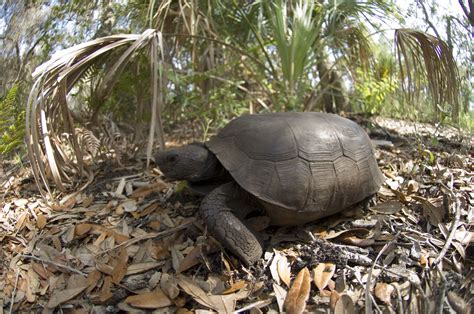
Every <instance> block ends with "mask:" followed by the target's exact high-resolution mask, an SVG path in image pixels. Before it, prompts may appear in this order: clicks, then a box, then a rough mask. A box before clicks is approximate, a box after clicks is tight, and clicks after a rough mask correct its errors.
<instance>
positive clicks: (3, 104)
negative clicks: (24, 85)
mask: <svg viewBox="0 0 474 314" xmlns="http://www.w3.org/2000/svg"><path fill="white" fill-rule="evenodd" d="M19 89H20V86H19V84H15V85H13V87H12V88H10V89H9V90H8V91H7V93H6V95H5V96H3V97H2V98H0V153H1V154H2V155H5V154H9V153H12V152H13V151H16V150H19V149H21V148H22V147H23V143H24V141H23V139H24V137H25V109H24V108H22V106H21V105H20V101H19Z"/></svg>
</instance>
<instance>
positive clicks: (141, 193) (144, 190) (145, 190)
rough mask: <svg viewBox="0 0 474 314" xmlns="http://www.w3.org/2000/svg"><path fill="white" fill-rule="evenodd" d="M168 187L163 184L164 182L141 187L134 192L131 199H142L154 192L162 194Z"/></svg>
mask: <svg viewBox="0 0 474 314" xmlns="http://www.w3.org/2000/svg"><path fill="white" fill-rule="evenodd" d="M167 187H168V185H167V184H166V183H165V182H163V181H158V182H156V183H152V184H149V185H146V186H142V187H139V188H138V189H136V190H135V191H133V194H132V195H131V197H133V198H141V197H146V196H148V195H150V194H151V193H154V192H161V191H162V190H163V189H165V188H167Z"/></svg>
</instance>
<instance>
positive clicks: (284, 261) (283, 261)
mask: <svg viewBox="0 0 474 314" xmlns="http://www.w3.org/2000/svg"><path fill="white" fill-rule="evenodd" d="M277 270H278V275H279V276H280V279H281V281H283V282H284V283H285V285H286V286H287V287H290V282H291V268H290V264H289V263H288V258H287V257H286V256H284V255H282V256H281V258H280V259H279V260H278V262H277Z"/></svg>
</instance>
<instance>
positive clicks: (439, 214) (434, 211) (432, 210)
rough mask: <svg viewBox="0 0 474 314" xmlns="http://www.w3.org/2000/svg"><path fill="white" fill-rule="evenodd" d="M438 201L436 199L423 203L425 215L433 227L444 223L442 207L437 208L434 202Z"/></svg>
mask: <svg viewBox="0 0 474 314" xmlns="http://www.w3.org/2000/svg"><path fill="white" fill-rule="evenodd" d="M434 201H437V200H436V199H432V200H426V201H423V202H421V206H422V207H423V215H424V216H425V217H426V218H428V220H429V222H430V224H431V225H433V226H438V225H439V224H440V223H441V222H442V221H443V214H444V213H443V210H442V208H441V206H439V207H438V206H435V205H434V204H433V203H432V202H434Z"/></svg>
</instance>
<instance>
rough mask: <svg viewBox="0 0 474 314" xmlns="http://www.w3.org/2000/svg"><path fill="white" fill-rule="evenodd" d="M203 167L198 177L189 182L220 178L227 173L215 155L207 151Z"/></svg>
mask: <svg viewBox="0 0 474 314" xmlns="http://www.w3.org/2000/svg"><path fill="white" fill-rule="evenodd" d="M204 164H205V167H204V168H203V169H202V171H201V173H200V175H199V177H198V178H193V179H192V180H189V181H191V182H200V181H207V180H221V179H223V178H225V177H226V176H227V175H228V172H227V171H226V170H225V169H224V167H223V166H222V165H221V163H220V162H219V160H218V159H217V157H216V156H215V155H214V154H213V153H211V152H210V151H209V154H208V155H207V159H206V162H205V163H204Z"/></svg>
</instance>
